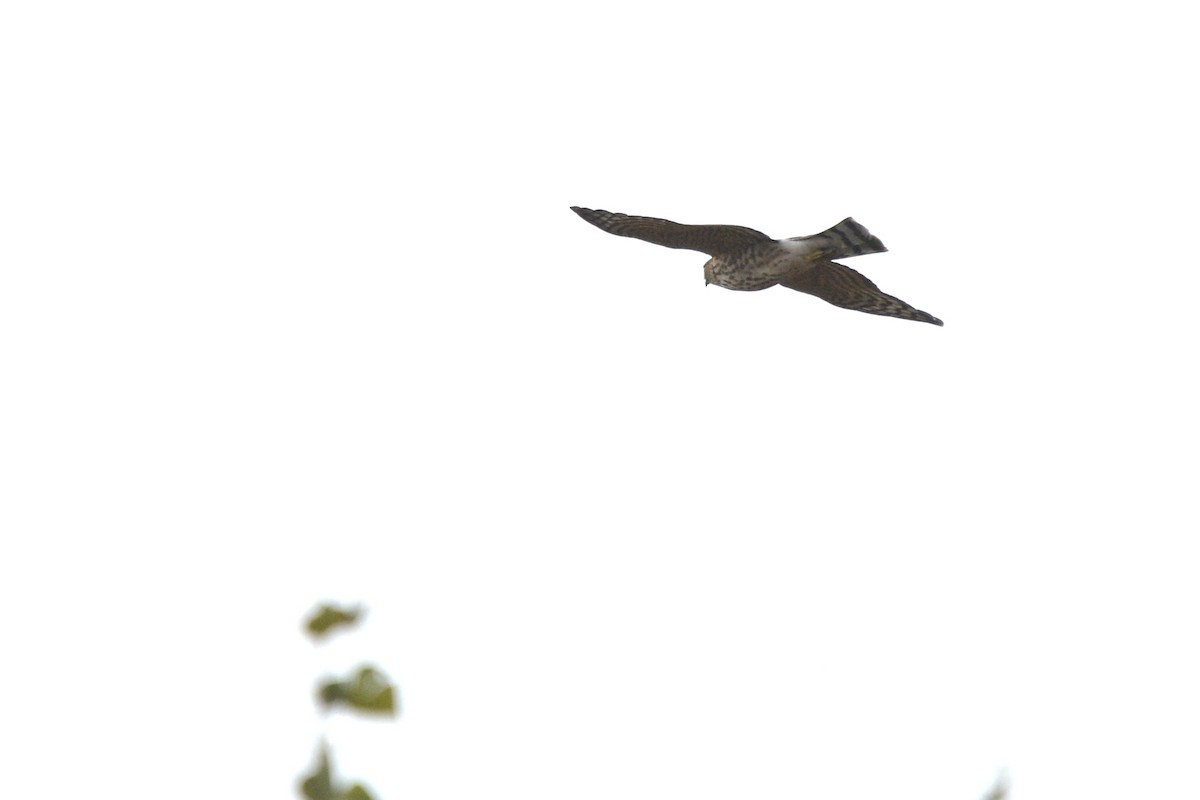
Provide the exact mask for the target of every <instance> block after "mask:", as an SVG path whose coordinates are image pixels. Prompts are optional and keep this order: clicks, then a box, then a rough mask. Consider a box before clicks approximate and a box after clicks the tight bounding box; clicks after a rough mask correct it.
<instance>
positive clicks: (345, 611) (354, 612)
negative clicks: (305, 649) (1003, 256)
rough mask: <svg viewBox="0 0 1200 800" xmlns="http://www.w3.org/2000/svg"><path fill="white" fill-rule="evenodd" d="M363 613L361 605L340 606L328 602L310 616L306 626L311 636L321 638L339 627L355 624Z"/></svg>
mask: <svg viewBox="0 0 1200 800" xmlns="http://www.w3.org/2000/svg"><path fill="white" fill-rule="evenodd" d="M362 615H363V610H362V608H361V607H359V606H354V607H352V608H339V607H338V606H334V605H330V604H328V603H326V604H324V605H322V606H321V607H320V608H318V609H317V610H316V611H314V612H313V613H312V614H311V615H310V616H309V618H308V620H307V621H306V622H305V623H304V628H305V630H307V631H308V634H309V636H311V637H312V638H313V639H318V640H319V639H322V638H324V637H325V636H326V635H327V634H329V633H331V632H332V631H334V630H336V629H337V628H342V627H350V626H353V625H355V624H356V623H357V622H358V620H359V618H360V617H362Z"/></svg>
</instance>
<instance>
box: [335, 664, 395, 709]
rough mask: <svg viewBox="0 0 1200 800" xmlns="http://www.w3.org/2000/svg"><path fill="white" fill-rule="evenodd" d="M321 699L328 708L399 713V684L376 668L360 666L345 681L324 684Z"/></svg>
mask: <svg viewBox="0 0 1200 800" xmlns="http://www.w3.org/2000/svg"><path fill="white" fill-rule="evenodd" d="M317 698H318V700H320V702H321V705H322V706H324V707H325V708H326V709H328V708H329V707H330V706H334V705H344V706H348V707H349V708H351V709H355V710H357V711H363V712H366V713H368V714H389V715H391V714H395V713H396V692H395V687H393V686H392V684H391V682H390V681H389V680H388V679H387V678H385V677H384V676H383V674H382V673H380V672H379V670H377V669H375V668H374V667H367V666H364V667H359V670H358V672H357V673H356V674H355V675H353V676H352V677H350V678H348V679H347V680H344V681H337V680H332V681H326V682H324V683H322V684H321V686H320V688H319V689H318V690H317Z"/></svg>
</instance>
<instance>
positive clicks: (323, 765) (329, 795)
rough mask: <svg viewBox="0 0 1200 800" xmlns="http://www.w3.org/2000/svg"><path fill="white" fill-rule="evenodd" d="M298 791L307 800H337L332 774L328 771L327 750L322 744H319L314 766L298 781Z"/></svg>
mask: <svg viewBox="0 0 1200 800" xmlns="http://www.w3.org/2000/svg"><path fill="white" fill-rule="evenodd" d="M300 791H301V792H302V793H303V794H304V796H305V797H307V798H308V800H337V793H336V792H334V790H333V776H332V774H330V771H329V751H328V750H327V749H326V748H325V745H324V744H322V745H321V753H320V755H319V756H318V757H317V766H316V768H315V769H313V771H312V773H311V774H310V775H308V776H307V777H305V778H304V780H303V781H301V782H300Z"/></svg>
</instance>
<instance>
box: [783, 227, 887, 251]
mask: <svg viewBox="0 0 1200 800" xmlns="http://www.w3.org/2000/svg"><path fill="white" fill-rule="evenodd" d="M799 240H804V241H805V242H806V243H811V244H814V245H816V246H817V251H819V252H818V253H814V254H813V255H819V257H821V258H849V257H850V256H861V255H866V254H867V253H885V252H887V248H886V247H884V246H883V242H881V241H879V238H878V237H876V236H872V235H871V232H870V231H869V230H867V229H866V228H864V227H863V226H862V225H859V224H858V223H857V222H855V221H854V219H853V218H852V217H846V218H845V219H844V220H842V221H841V222H839V223H838V224H837V225H834V226H833V227H832V228H830V229H829V230H827V231H824V232H822V233H817V234H814V235H812V236H799V237H797V241H799Z"/></svg>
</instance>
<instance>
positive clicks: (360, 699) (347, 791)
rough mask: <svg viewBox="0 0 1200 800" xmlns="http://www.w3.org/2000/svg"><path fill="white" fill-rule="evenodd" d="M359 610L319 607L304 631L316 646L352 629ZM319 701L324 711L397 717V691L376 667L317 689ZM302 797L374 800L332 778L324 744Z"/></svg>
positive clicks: (304, 783)
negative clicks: (339, 708)
mask: <svg viewBox="0 0 1200 800" xmlns="http://www.w3.org/2000/svg"><path fill="white" fill-rule="evenodd" d="M363 613H364V612H363V609H362V608H361V607H358V606H354V607H339V606H335V605H332V604H329V603H325V604H323V605H321V606H318V607H317V609H316V610H315V611H313V613H312V614H310V615H309V617H308V619H307V620H305V623H304V629H305V631H307V633H308V635H309V636H311V637H312V639H313V641H314V642H317V643H320V642H321V641H322V640H323V639H324V638H325V636H327V635H328V634H329V633H331V632H332V631H335V630H338V629H339V628H348V627H353V626H354V625H356V624H358V621H359V619H361V618H362V616H363ZM317 701H318V703H319V704H320V705H321V707H322V709H323V710H328V709H329V708H331V707H332V706H344V707H345V708H346V709H347V710H349V711H354V712H358V713H365V714H384V715H387V716H395V714H396V687H394V686H393V685H392V683H391V681H389V680H388V679H387V678H386V677H385V676H384V675H383V673H381V672H380V671H379V670H378V669H376V668H375V667H372V666H369V665H364V666H361V667H359V668H358V671H357V672H355V673H354V674H352V675H351V676H350V677H348V678H346V679H345V680H325V681H322V682H321V683H319V684H318V686H317ZM299 789H300V794H301V795H302V796H303V797H305V798H307V800H375V798H374V797H373V796H372V795H371V793H370V792H368V791H367V790H366V789H365V788H364V787H363V786H362V784H358V783H354V784H350V785H349V786H346V785H343V784H342V783H341V782H339V781H338V780H336V779H335V778H334V775H333V767H332V765H331V759H330V755H329V747H328V745H327V744H326V743H325V741H324V740H322V741H321V748H320V751H319V752H318V756H317V764H316V766H315V767H313V769H312V772H311V773H309V774H308V775H304V776H302V777H301V778H300V783H299Z"/></svg>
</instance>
